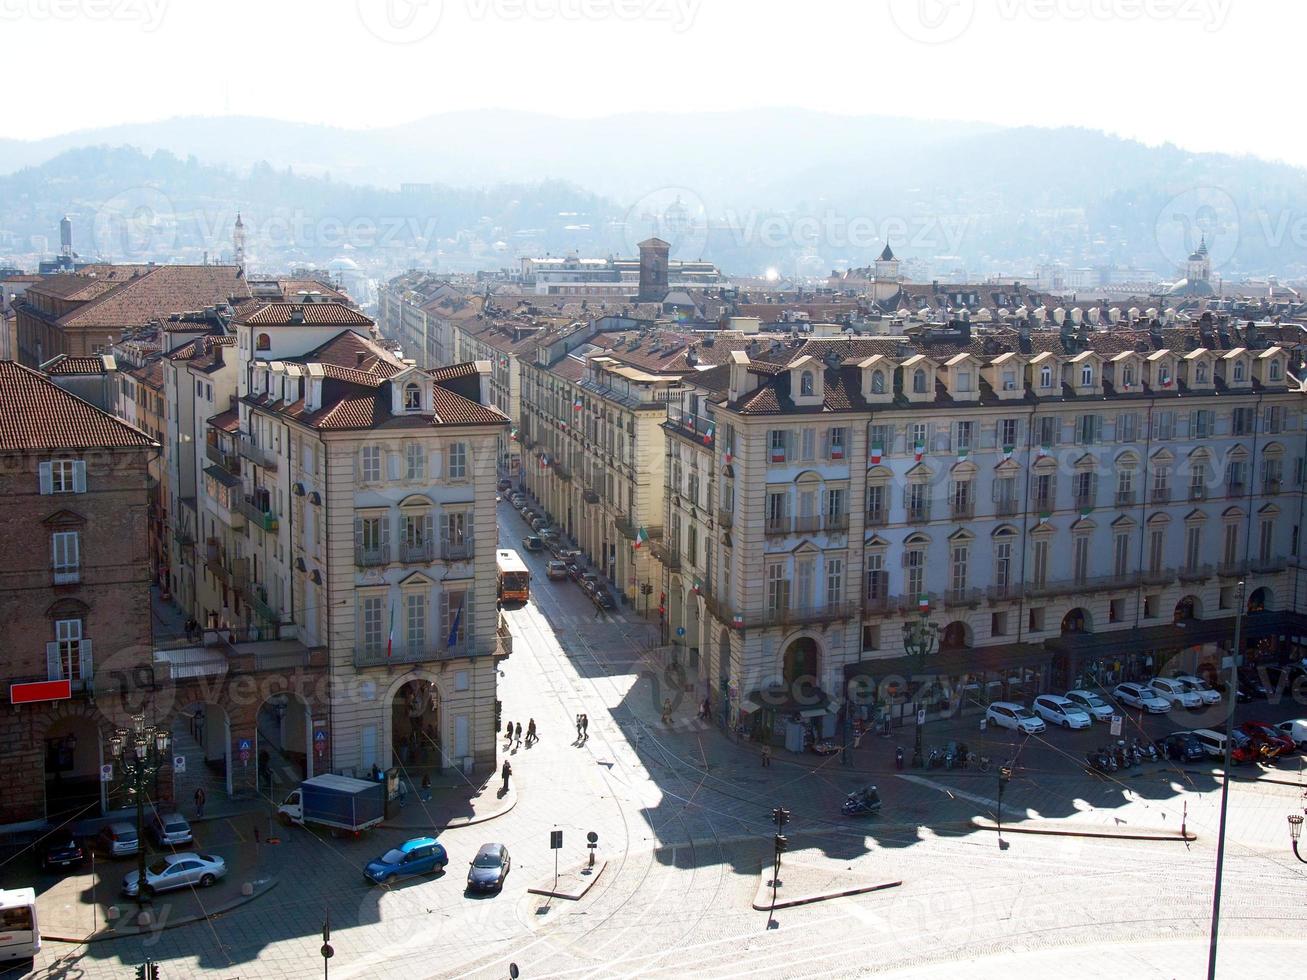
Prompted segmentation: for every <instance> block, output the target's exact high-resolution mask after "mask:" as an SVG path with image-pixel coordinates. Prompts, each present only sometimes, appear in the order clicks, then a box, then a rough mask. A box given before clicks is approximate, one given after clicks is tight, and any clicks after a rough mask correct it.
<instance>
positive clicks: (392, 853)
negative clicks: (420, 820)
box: [363, 837, 449, 885]
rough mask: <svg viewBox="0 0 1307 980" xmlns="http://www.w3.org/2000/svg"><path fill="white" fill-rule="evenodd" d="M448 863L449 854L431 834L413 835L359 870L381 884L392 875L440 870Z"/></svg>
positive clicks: (388, 880) (430, 872) (405, 876)
mask: <svg viewBox="0 0 1307 980" xmlns="http://www.w3.org/2000/svg"><path fill="white" fill-rule="evenodd" d="M448 863H449V855H448V854H446V853H445V846H444V845H443V844H441V843H440V841H438V840H436V839H435V838H434V837H414V838H413V839H412V840H406V841H404V843H402V844H400V845H399V847H392V848H391V849H390V850H388V851H387V852H386V853H385V854H383V855H381V857H379V858H375V859H373V860H371V861H369V862H368V863H367V866H366V867H365V868H364V869H363V876H364V877H365V878H367V879H368V880H369V881H373V882H376V883H377V884H379V885H385V884H389V883H390V882H392V881H394V880H395V879H396V878H407V877H409V876H410V875H425V874H434V873H436V872H438V871H444V870H445V865H447V864H448Z"/></svg>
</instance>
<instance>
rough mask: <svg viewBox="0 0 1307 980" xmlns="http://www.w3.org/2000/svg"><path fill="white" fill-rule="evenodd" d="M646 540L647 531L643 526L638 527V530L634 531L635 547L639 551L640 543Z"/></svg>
mask: <svg viewBox="0 0 1307 980" xmlns="http://www.w3.org/2000/svg"><path fill="white" fill-rule="evenodd" d="M648 540H649V532H648V531H646V530H645V529H644V528H640V530H638V531H636V532H635V545H634V547H635V549H636V550H637V551H639V550H640V545H642V544H644V543H645V542H646V541H648Z"/></svg>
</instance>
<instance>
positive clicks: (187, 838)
mask: <svg viewBox="0 0 1307 980" xmlns="http://www.w3.org/2000/svg"><path fill="white" fill-rule="evenodd" d="M150 833H151V834H152V835H153V836H154V840H155V843H157V844H158V845H159V846H160V847H176V846H177V845H179V844H189V843H191V842H192V841H193V840H194V839H195V838H194V837H193V836H192V835H191V825H190V824H189V823H187V822H186V818H185V817H183V816H182V815H181V814H180V813H167V812H164V813H160V812H159V811H158V810H155V811H154V812H153V813H152V814H150Z"/></svg>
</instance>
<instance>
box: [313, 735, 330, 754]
mask: <svg viewBox="0 0 1307 980" xmlns="http://www.w3.org/2000/svg"><path fill="white" fill-rule="evenodd" d="M313 754H314V755H315V756H317V757H318V758H322V757H323V756H324V755H326V754H327V733H326V732H325V731H324V730H323V729H321V728H319V729H318V730H317V731H316V732H314V733H313Z"/></svg>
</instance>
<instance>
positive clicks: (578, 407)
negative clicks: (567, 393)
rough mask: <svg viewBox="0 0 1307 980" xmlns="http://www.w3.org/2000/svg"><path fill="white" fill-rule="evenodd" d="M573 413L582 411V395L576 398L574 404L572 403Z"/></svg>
mask: <svg viewBox="0 0 1307 980" xmlns="http://www.w3.org/2000/svg"><path fill="white" fill-rule="evenodd" d="M572 411H574V412H579V411H581V396H580V395H577V396H576V400H575V401H574V402H572Z"/></svg>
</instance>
